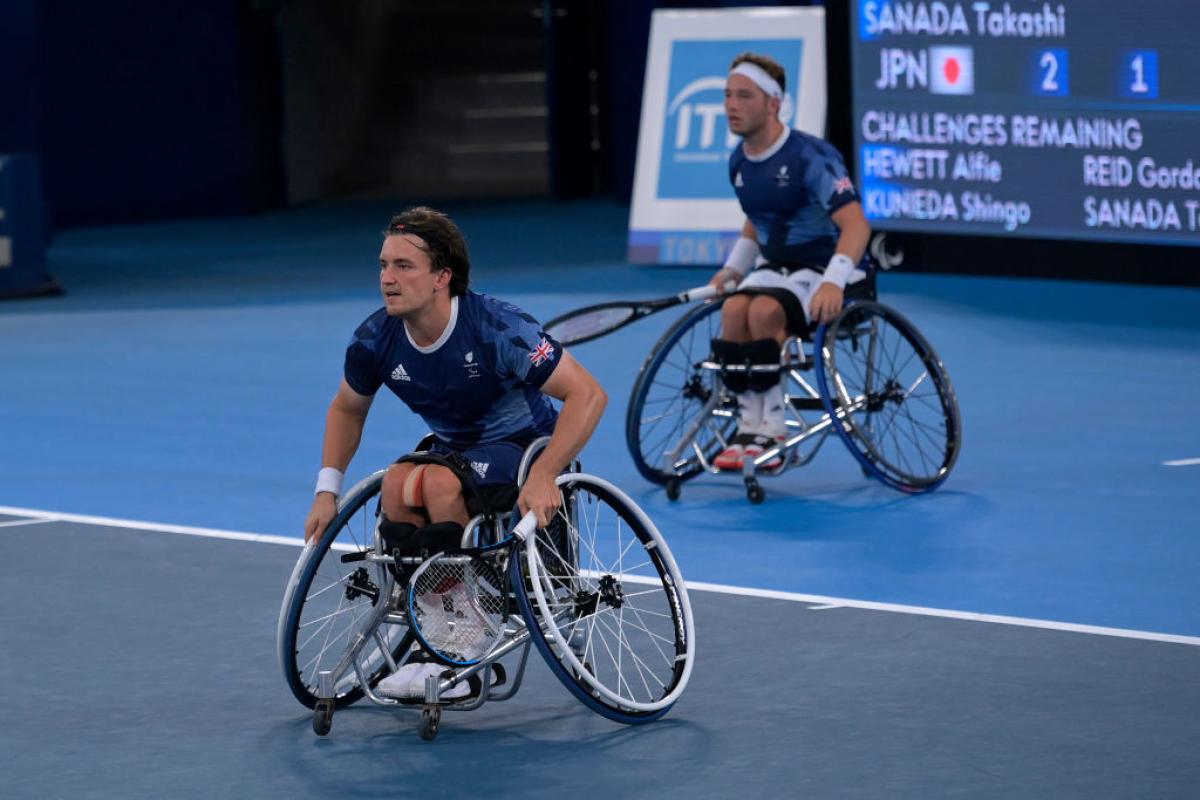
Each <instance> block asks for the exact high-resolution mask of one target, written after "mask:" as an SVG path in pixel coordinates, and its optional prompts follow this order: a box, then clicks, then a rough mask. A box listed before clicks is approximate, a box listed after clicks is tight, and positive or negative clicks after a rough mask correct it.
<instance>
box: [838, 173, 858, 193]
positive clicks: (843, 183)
mask: <svg viewBox="0 0 1200 800" xmlns="http://www.w3.org/2000/svg"><path fill="white" fill-rule="evenodd" d="M852 191H854V184H853V183H852V182H851V181H850V178H849V177H843V178H838V179H837V180H836V181H834V183H833V193H834V194H841V193H842V192H852Z"/></svg>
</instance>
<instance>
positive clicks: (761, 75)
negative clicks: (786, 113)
mask: <svg viewBox="0 0 1200 800" xmlns="http://www.w3.org/2000/svg"><path fill="white" fill-rule="evenodd" d="M729 74H730V75H745V76H746V77H747V78H749V79H750V80H752V81H754V83H755V85H756V86H758V88H760V89H762V90H763V91H764V92H766V93H767V97H774V98H777V99H779V100H782V99H783V89H781V88H780V87H779V83H778V82H777V81H776V80H775V79H774V78H772V77H771V76H770V75H768V74H767V71H766V70H765V69H763V68H762V67H760V66H759V65H758V64H753V63H751V62H749V61H743V62H742V63H740V64H738V65H737V66H736V67H734V68H733V69H732V70H730V72H729Z"/></svg>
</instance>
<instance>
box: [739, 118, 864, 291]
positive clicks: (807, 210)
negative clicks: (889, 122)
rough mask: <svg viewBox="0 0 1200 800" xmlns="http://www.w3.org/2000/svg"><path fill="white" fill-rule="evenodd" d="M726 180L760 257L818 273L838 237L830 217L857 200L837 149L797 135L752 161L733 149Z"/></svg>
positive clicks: (791, 131)
mask: <svg viewBox="0 0 1200 800" xmlns="http://www.w3.org/2000/svg"><path fill="white" fill-rule="evenodd" d="M729 181H730V183H732V184H733V190H734V191H735V192H736V193H737V197H738V201H739V202H740V203H741V204H742V211H744V212H745V214H746V217H747V218H748V219H749V220H750V222H751V223H753V225H754V229H755V231H756V232H757V233H758V246H759V249H760V250H761V251H762V254H763V257H764V258H766V259H767V260H768V261H770V262H772V263H775V264H787V265H797V266H799V265H803V266H815V267H817V268H818V269H824V267H825V264H827V263H828V262H829V259H830V258H831V257H832V256H833V254H834V252H835V248H836V246H837V238H838V229H837V226H836V225H834V224H833V220H832V219H830V215H831V214H832V213H833V212H835V211H837V210H838V209H839V208H841V207H842V206H844V205H846V204H847V203H852V202H857V201H858V192H856V191H855V190H854V183H853V182H852V181H851V180H850V176H849V174H848V173H847V171H846V164H845V163H844V162H843V161H842V156H841V154H840V153H838V151H837V148H835V147H834V146H833V145H831V144H829V142H826V141H825V140H824V139H818V138H817V137H815V136H809V135H808V134H807V133H802V132H800V131H797V130H789V133H788V135H787V137H786V138H785V139H783V143H782V145H780V146H778V149H774V148H772V149H771V150H768V151H767V152H765V153H763V154H762V155H760V156H755V157H754V158H753V159H751V158H750V157H748V156H747V155H746V153H745V151H744V149H743V145H742V144H738V146H737V147H736V148H734V151H733V153H732V154H730V156H729Z"/></svg>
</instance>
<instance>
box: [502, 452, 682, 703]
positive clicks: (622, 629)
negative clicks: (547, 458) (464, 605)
mask: <svg viewBox="0 0 1200 800" xmlns="http://www.w3.org/2000/svg"><path fill="white" fill-rule="evenodd" d="M558 481H559V486H560V487H561V488H562V490H563V494H564V501H565V502H564V511H562V512H560V514H559V516H558V518H557V522H558V523H559V524H560V525H562V526H565V528H566V531H567V534H568V540H569V542H570V543H571V548H573V549H574V550H575V552H576V553H578V556H577V557H576V556H575V555H574V554H572V555H571V556H569V557H568V558H566V559H564V558H561V557H559V556H558V555H557V553H558V551H559V550H560V549H561V545H559V544H558V543H556V542H554V541H552V540H551V539H550V538H549V537H550V534H549V530H552V529H553V524H552V525H551V526H550V529H539V530H538V531H536V532H535V534H534V535H533V536H530V537H529V538H528V539H527V540H526V541H525V545H524V557H523V558H522V559H520V560H519V561H520V562H522V563H523V564H524V566H525V570H526V572H527V574H526V575H523V576H522V575H521V574H520V568H519V567H518V566H517V562H518V559H514V560H513V563H514V566H513V584H514V588H515V589H516V594H517V596H518V602H519V604H520V606H521V609H522V613H523V614H524V615H525V616H526V618H527V620H528V621H529V627H530V631H531V632H532V634H533V640H534V643H535V645H537V647H538V650H539V651H540V652H541V653H542V655H543V657H544V658H545V659H546V662H547V663H548V664H549V665H550V668H551V671H552V672H554V674H555V675H556V676H557V677H558V678H559V680H560V681H561V682H562V683H563V685H564V686H566V687H567V689H568V690H569V691H571V693H572V694H574V695H575V696H576V697H577V698H579V699H580V700H582V701H583V702H584V703H585V704H586V705H587V706H589V707H590V708H592V710H594V711H596V712H597V713H600V714H602V715H603V716H606V717H608V718H610V719H613V720H616V721H618V722H623V723H627V724H637V723H642V722H649V721H652V720H654V719H657V718H659V717H661V716H662V715H663V714H665V713H666V712H667V711H668V710H670V708H671V706H672V705H674V703H675V702H676V700H678V698H679V696H680V695H681V693H682V692H683V690H684V689H685V688H686V686H687V683H688V680H689V678H690V676H691V671H692V665H693V662H694V660H695V631H694V625H693V621H692V612H691V605H690V602H689V600H688V595H687V587H686V584H685V583H684V581H683V578H682V576H681V575H680V573H679V569H678V567H677V565H676V564H675V561H674V558H673V557H672V556H671V552H670V550H669V548H668V547H667V545H666V542H665V541H664V540H663V538H662V536H661V534H659V532H658V530H657V529H656V528H655V527H654V524H653V522H651V521H650V520H649V518H648V517H646V515H645V513H644V512H642V510H641V509H640V508H638V507H637V505H636V504H635V503H634V502H633V501H632V500H631V499H630V498H629V497H628V496H627V495H625V494H624V493H623V492H622V491H621V490H620V489H617V488H616V487H615V486H613V485H612V484H610V483H608V482H607V481H604V480H602V479H600V478H596V477H594V476H590V475H583V474H569V475H564V476H561V477H560V478H559V479H558Z"/></svg>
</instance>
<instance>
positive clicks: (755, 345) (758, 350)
mask: <svg viewBox="0 0 1200 800" xmlns="http://www.w3.org/2000/svg"><path fill="white" fill-rule="evenodd" d="M742 352H744V353H745V358H746V360H747V361H749V362H750V363H751V364H753V365H756V366H770V367H778V366H779V342H777V341H775V340H774V339H755V340H754V341H753V342H746V343H745V344H744V345H742ZM777 383H779V370H778V369H774V370H770V371H767V370H759V371H755V372H751V373H750V388H751V389H753V390H754V391H756V392H765V391H766V390H767V389H770V388H771V387H772V386H774V385H775V384H777Z"/></svg>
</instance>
